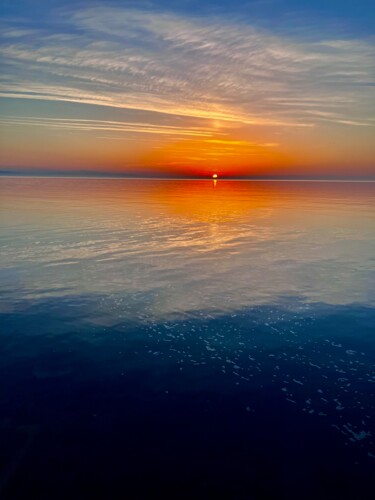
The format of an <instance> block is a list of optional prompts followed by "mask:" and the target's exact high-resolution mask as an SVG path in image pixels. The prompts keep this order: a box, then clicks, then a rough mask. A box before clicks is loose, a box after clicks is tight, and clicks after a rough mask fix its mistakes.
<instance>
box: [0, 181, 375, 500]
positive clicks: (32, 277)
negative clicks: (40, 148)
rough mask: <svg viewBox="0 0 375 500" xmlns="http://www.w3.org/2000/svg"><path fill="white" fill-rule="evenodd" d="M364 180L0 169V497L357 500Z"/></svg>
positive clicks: (367, 302) (370, 277)
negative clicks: (3, 172)
mask: <svg viewBox="0 0 375 500" xmlns="http://www.w3.org/2000/svg"><path fill="white" fill-rule="evenodd" d="M374 186H375V185H374V184H371V183H367V184H366V183H336V182H332V183H319V182H250V181H246V182H245V181H220V180H219V181H218V182H216V183H214V182H212V181H166V180H164V181H154V180H152V181H151V180H119V179H115V180H114V179H57V178H54V179H53V178H32V179H31V178H2V179H0V197H1V202H0V203H1V207H0V208H1V234H0V243H1V250H0V293H1V295H0V297H1V303H0V321H1V330H0V374H1V381H2V383H1V391H0V439H1V442H2V445H1V448H0V494H1V495H2V496H3V497H4V498H9V499H13V498H38V499H51V498H54V499H59V498H61V499H63V498H64V499H65V498H69V497H71V498H73V495H75V496H74V497H77V498H86V497H87V498H88V497H89V496H93V495H96V497H98V496H99V497H101V498H156V497H164V498H228V499H233V498H234V499H236V498H241V499H242V498H246V499H268V498H273V499H284V498H285V499H297V498H298V499H300V498H311V499H315V498H316V499H318V498H319V499H334V498H340V499H346V498H350V499H353V498H361V499H366V498H373V497H374V493H375V488H374V480H373V477H374V474H373V473H374V470H375V436H374V434H375V429H374V427H375V426H374V416H375V410H374V404H375V396H374V389H375V384H374V383H375V368H374V359H375V337H374V331H375V328H374V327H375V310H374V303H375V293H374V292H375V290H374V288H375V287H374V284H375V276H374V255H375V244H374V219H375V210H374V203H373V201H374V197H373V195H374Z"/></svg>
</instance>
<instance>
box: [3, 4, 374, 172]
mask: <svg viewBox="0 0 375 500" xmlns="http://www.w3.org/2000/svg"><path fill="white" fill-rule="evenodd" d="M51 9H52V10H51V12H49V15H50V22H49V24H48V27H47V26H45V25H43V28H41V27H40V26H39V24H38V20H34V24H33V22H32V21H31V20H29V21H28V22H27V23H26V24H27V26H26V25H24V24H25V23H24V21H22V15H21V14H22V13H20V17H19V18H15V17H14V16H13V17H9V19H5V21H4V26H5V30H4V37H3V51H2V53H3V56H2V61H1V63H2V68H3V73H4V81H3V83H2V84H1V85H0V106H1V111H2V113H1V117H0V146H1V151H2V154H1V158H0V171H2V172H7V173H12V172H15V173H16V172H30V173H33V172H34V173H48V172H52V173H53V172H55V173H56V172H59V173H63V172H65V173H74V172H76V173H77V172H78V173H80V174H81V173H100V174H101V175H106V174H107V175H112V174H124V175H132V176H134V175H135V176H137V175H139V176H148V175H151V176H158V175H160V176H170V177H179V176H198V177H206V176H211V175H212V174H213V173H215V172H216V173H218V174H219V175H220V176H224V177H231V176H244V177H251V176H256V177H268V178H269V177H286V178H290V177H307V178H310V177H313V178H317V177H318V178H324V177H328V178H331V177H344V178H345V177H359V178H361V177H374V176H375V160H374V159H375V118H374V116H375V92H374V86H373V85H372V84H371V82H373V81H374V79H375V74H374V67H375V66H374V64H373V61H374V57H375V47H374V44H373V40H372V39H370V38H368V37H366V36H364V35H363V36H361V34H360V33H357V35H356V37H355V38H353V35H350V36H349V34H345V30H341V31H340V30H337V27H335V25H334V24H332V26H331V29H323V27H321V29H320V30H319V31H314V32H312V31H311V30H310V31H307V33H309V36H303V35H302V31H303V30H296V28H295V26H294V25H287V26H285V27H284V28H285V29H284V30H275V29H265V28H260V27H259V26H257V23H256V22H255V20H253V19H252V18H249V19H247V21H246V22H240V21H239V20H238V19H237V20H236V19H235V18H233V19H227V18H226V16H221V17H220V16H214V15H212V16H211V15H209V14H207V15H206V17H194V16H193V15H192V14H189V13H186V12H185V13H184V14H183V13H181V12H180V13H179V12H174V11H173V12H172V11H170V12H164V11H163V12H161V11H160V10H158V9H156V8H154V9H153V8H151V7H149V8H146V7H145V6H144V5H143V7H142V8H136V7H132V8H131V7H127V6H124V5H122V6H121V5H120V4H119V5H117V6H105V5H101V6H100V5H99V4H98V5H97V6H92V7H90V6H86V7H83V6H81V7H79V6H76V7H73V6H72V7H71V8H70V9H68V10H66V11H65V12H64V13H63V12H60V14H59V15H60V16H62V20H63V21H64V23H65V24H64V23H56V22H55V19H56V18H55V16H54V15H53V7H51ZM47 14H48V12H47V13H46V15H47ZM25 22H26V21H25ZM301 22H302V21H301ZM304 22H307V21H306V20H305V21H304ZM302 24H303V23H302ZM301 26H302V25H301ZM26 27H27V29H26ZM306 29H307V28H306ZM348 33H349V31H348Z"/></svg>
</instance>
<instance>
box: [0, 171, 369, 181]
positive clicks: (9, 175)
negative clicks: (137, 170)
mask: <svg viewBox="0 0 375 500" xmlns="http://www.w3.org/2000/svg"><path fill="white" fill-rule="evenodd" d="M0 177H3V178H14V177H16V178H39V179H54V178H58V179H61V178H63V179H64V178H65V179H102V180H144V181H210V182H214V181H216V182H218V181H239V182H241V181H247V182H348V183H350V182H359V183H361V182H362V183H366V182H371V183H375V178H346V177H344V178H343V177H337V178H324V177H319V178H298V177H291V178H286V177H272V178H271V177H218V178H217V179H213V178H212V177H149V176H142V177H136V176H126V175H74V174H73V175H66V174H63V173H62V174H61V173H59V174H25V173H8V172H7V173H4V174H3V173H2V172H0Z"/></svg>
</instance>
